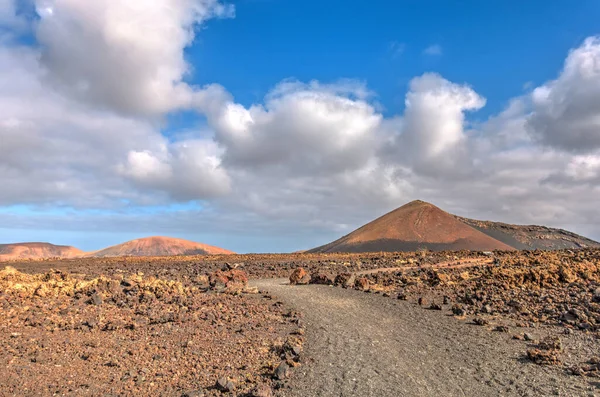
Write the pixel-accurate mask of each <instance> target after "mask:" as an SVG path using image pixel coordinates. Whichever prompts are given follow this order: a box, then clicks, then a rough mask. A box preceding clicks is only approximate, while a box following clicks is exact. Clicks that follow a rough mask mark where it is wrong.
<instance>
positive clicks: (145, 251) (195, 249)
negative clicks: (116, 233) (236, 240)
mask: <svg viewBox="0 0 600 397" xmlns="http://www.w3.org/2000/svg"><path fill="white" fill-rule="evenodd" d="M212 254H233V252H232V251H228V250H226V249H223V248H219V247H213V246H212V245H208V244H202V243H196V242H193V241H188V240H182V239H178V238H171V237H158V236H157V237H147V238H140V239H137V240H131V241H127V242H125V243H122V244H118V245H114V246H112V247H108V248H105V249H102V250H100V251H96V252H91V253H89V254H88V256H94V257H108V256H171V255H212Z"/></svg>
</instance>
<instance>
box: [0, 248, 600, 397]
mask: <svg viewBox="0 0 600 397" xmlns="http://www.w3.org/2000/svg"><path fill="white" fill-rule="evenodd" d="M10 265H11V266H14V267H15V268H16V269H18V270H13V271H9V272H6V271H5V272H4V273H3V274H4V276H3V277H4V278H3V279H4V280H5V281H4V282H6V283H9V284H4V286H3V289H2V291H3V292H2V293H0V309H1V310H2V311H3V314H5V315H4V316H3V317H2V320H1V326H2V328H3V329H2V333H1V335H2V336H0V341H1V343H2V348H3V349H2V352H3V353H2V360H3V361H2V363H1V364H2V367H0V368H2V371H0V385H2V386H0V395H52V394H53V393H54V392H59V393H62V394H69V393H71V394H85V393H88V394H89V395H95V394H100V393H105V394H106V393H113V394H125V395H128V394H131V395H133V394H135V395H153V394H154V395H156V394H157V393H159V391H160V392H161V393H162V395H167V396H169V395H173V396H181V395H186V393H191V392H193V391H198V390H202V393H204V395H210V394H211V393H213V394H221V393H225V394H227V393H229V394H231V395H244V393H251V394H250V395H257V396H258V395H264V396H268V395H269V394H268V393H274V394H276V395H282V396H286V395H291V396H294V395H323V396H329V395H335V396H353V395H357V396H358V395H360V396H367V395H371V396H386V395H390V396H392V395H394V396H396V395H398V396H430V395H431V396H434V395H465V396H472V395H473V396H476V395H509V396H512V395H514V396H528V395H532V396H533V395H535V396H537V395H564V396H580V395H581V396H588V395H590V396H591V395H596V394H598V391H599V390H600V389H598V385H599V384H600V382H599V381H598V379H600V378H598V376H599V375H600V358H599V357H598V356H599V355H600V353H599V352H600V349H599V347H600V346H599V336H600V250H595V249H583V250H562V251H522V252H521V251H495V252H478V251H443V252H429V251H420V252H403V253H371V254H289V255H276V254H271V255H205V256H180V257H154V258H146V257H126V258H78V259H66V260H46V261H21V262H19V261H17V262H11V263H10ZM300 268H303V269H305V270H306V272H305V274H307V275H310V277H307V278H306V280H308V279H311V282H312V283H317V284H328V285H307V286H290V285H287V281H286V280H287V277H289V276H290V274H291V273H292V272H301V270H299V269H300ZM50 269H58V270H52V271H50ZM15 272H17V273H15ZM20 272H23V273H20ZM67 272H68V274H67ZM230 273H231V274H234V275H236V274H248V275H249V277H250V278H251V279H252V280H251V282H250V285H255V286H257V287H259V289H261V290H265V291H268V293H258V294H257V293H255V292H257V291H256V290H254V289H252V288H250V287H246V286H245V285H242V286H240V285H237V284H236V283H233V284H231V285H229V286H228V283H229V282H228V281H227V278H226V277H225V276H224V274H230ZM219 280H222V281H219ZM132 281H133V283H135V285H138V289H136V290H130V288H131V286H129V284H131V285H133V283H132ZM307 282H308V281H307ZM48 283H49V284H48ZM61 283H62V284H61ZM65 283H66V284H67V285H69V286H71V287H72V288H73V291H71V290H69V291H70V292H69V291H67V292H65V291H64V288H63V287H60V288H59V291H62V292H56V291H55V289H56V286H57V285H63V284H65ZM90 283H91V284H90ZM157 283H158V284H157ZM47 284H48V285H47ZM7 285H9V286H12V287H10V288H8V287H7ZM16 285H20V287H16ZM24 285H29V287H23V286H24ZM41 285H43V286H45V287H43V288H41V289H40V286H41ZM156 285H161V286H163V287H160V288H167V287H164V286H169V287H168V288H167V289H166V290H165V291H166V292H164V293H161V292H159V291H161V289H160V288H159V289H158V290H156V288H157V287H155V286H156ZM117 286H118V287H117ZM236 286H237V287H236ZM71 287H70V288H71ZM112 288H115V289H114V290H113V289H112ZM149 288H150V289H151V291H152V294H153V297H152V295H151V296H150V299H151V300H150V301H146V299H148V298H147V297H146V292H148V289H149ZM173 288H174V289H173ZM36 291H41V292H36ZM49 291H50V292H49ZM243 291H245V292H243ZM253 292H254V293H253ZM94 294H98V295H100V298H101V303H100V304H96V303H94V296H95V295H94ZM90 325H91V326H90ZM13 334H14V336H13ZM190 341H191V343H188V342H190ZM302 342H305V343H304V344H303V343H302ZM302 346H304V347H302ZM82 356H83V357H84V358H85V359H84V358H82ZM173 359H174V360H173ZM161 360H162V361H161ZM282 362H284V363H285V364H282ZM288 367H295V368H293V369H292V370H288ZM140 371H142V372H140ZM15 373H16V374H19V382H17V381H16V380H15V377H14V374H15ZM219 378H222V379H221V380H224V379H225V380H231V381H232V382H233V384H234V387H233V389H232V390H231V391H224V392H223V391H220V390H221V389H223V388H219V387H217V386H216V384H215V383H216V380H218V379H219ZM263 386H264V387H265V388H266V389H262V390H258V389H255V388H257V387H263ZM24 388H26V389H24ZM223 390H224V389H223ZM19 392H20V394H19ZM260 393H263V394H260ZM264 393H267V394H264ZM159 394H160V393H159ZM189 395H201V394H189Z"/></svg>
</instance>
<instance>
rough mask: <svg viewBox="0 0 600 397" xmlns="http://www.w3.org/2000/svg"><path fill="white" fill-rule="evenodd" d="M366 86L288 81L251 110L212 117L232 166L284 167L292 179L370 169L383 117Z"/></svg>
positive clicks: (233, 108)
mask: <svg viewBox="0 0 600 397" xmlns="http://www.w3.org/2000/svg"><path fill="white" fill-rule="evenodd" d="M365 95H366V94H365V89H364V87H362V86H361V85H354V84H348V83H346V84H342V85H326V86H323V85H320V84H318V83H314V84H311V85H304V84H300V83H291V82H288V83H284V84H282V85H280V86H278V87H276V88H275V89H274V90H273V91H272V92H271V93H270V94H269V95H267V97H266V100H265V103H264V105H260V104H258V105H253V106H251V107H250V108H244V107H243V106H241V105H239V104H235V103H232V102H231V103H227V104H226V105H225V106H224V107H223V108H222V109H221V110H220V112H219V113H218V114H216V115H214V116H213V117H211V118H209V120H210V122H211V123H212V125H213V126H214V129H215V137H216V140H217V142H219V143H221V144H222V145H223V146H224V147H225V149H226V150H225V153H224V161H225V163H226V164H227V165H229V166H231V167H243V168H246V169H248V168H264V167H280V168H282V169H284V170H285V171H286V172H287V174H288V175H290V174H294V175H315V174H318V173H323V174H328V175H331V174H334V173H339V172H344V171H347V170H351V169H357V168H361V167H363V166H365V165H366V164H367V162H368V161H369V160H370V159H371V158H372V157H373V155H374V152H375V151H376V150H377V144H378V137H377V134H378V129H379V126H380V123H381V120H382V116H381V115H380V114H379V113H377V112H376V110H375V109H374V107H373V106H372V105H371V104H369V103H368V102H366V100H365V99H364V96H365Z"/></svg>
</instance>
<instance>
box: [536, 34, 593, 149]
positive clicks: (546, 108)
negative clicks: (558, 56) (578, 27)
mask: <svg viewBox="0 0 600 397" xmlns="http://www.w3.org/2000/svg"><path fill="white" fill-rule="evenodd" d="M531 101H532V103H533V109H532V113H531V116H530V118H529V120H528V122H527V127H528V128H529V131H530V132H531V134H532V136H533V137H534V138H535V139H537V140H538V141H539V142H541V143H542V144H544V145H547V146H550V147H553V148H557V149H561V150H568V151H573V152H590V151H594V150H597V149H600V37H590V38H588V39H586V40H585V41H584V43H583V44H582V45H581V46H580V47H578V48H576V49H574V50H572V51H571V52H570V53H569V56H568V57H567V59H566V61H565V64H564V68H563V70H562V72H561V73H560V75H559V76H558V78H557V79H556V80H553V81H550V82H548V83H546V84H544V85H542V86H541V87H538V88H536V89H535V90H533V93H532V94H531Z"/></svg>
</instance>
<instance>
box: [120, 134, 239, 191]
mask: <svg viewBox="0 0 600 397" xmlns="http://www.w3.org/2000/svg"><path fill="white" fill-rule="evenodd" d="M220 156H221V150H220V149H219V148H218V147H217V145H216V144H215V143H214V142H213V141H209V140H186V141H182V142H178V143H175V144H172V145H168V146H167V145H166V144H165V146H163V147H161V150H160V151H159V152H158V153H152V152H150V151H147V150H145V151H135V150H132V151H130V152H129V154H128V156H127V162H126V163H125V164H123V165H121V167H119V170H120V172H121V173H122V174H123V175H125V176H126V177H128V178H130V179H131V180H133V181H134V183H136V184H137V185H138V186H139V187H141V188H146V189H149V190H151V191H159V192H166V193H167V194H169V195H170V196H171V198H172V199H174V200H176V201H190V200H198V199H206V198H212V197H216V196H222V195H224V194H227V193H228V192H229V191H230V189H231V182H230V178H229V175H228V174H227V171H226V170H225V169H223V168H222V167H221V158H220Z"/></svg>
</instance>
